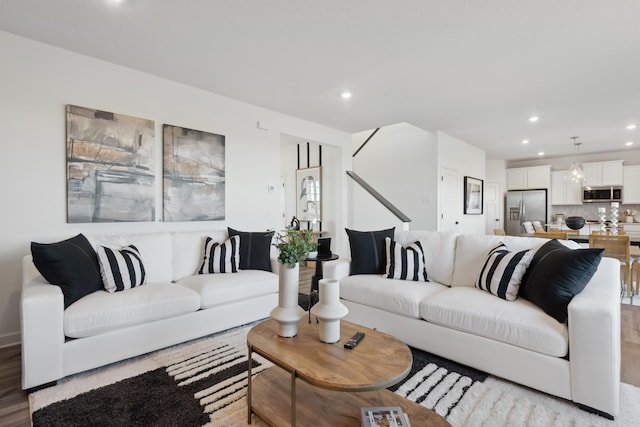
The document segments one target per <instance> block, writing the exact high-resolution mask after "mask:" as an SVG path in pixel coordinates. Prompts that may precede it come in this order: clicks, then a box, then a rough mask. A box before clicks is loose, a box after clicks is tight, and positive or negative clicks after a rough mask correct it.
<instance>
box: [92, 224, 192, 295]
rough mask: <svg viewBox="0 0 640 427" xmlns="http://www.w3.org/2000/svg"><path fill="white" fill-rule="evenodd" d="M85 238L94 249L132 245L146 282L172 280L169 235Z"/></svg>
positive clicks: (151, 234)
mask: <svg viewBox="0 0 640 427" xmlns="http://www.w3.org/2000/svg"><path fill="white" fill-rule="evenodd" d="M87 238H88V239H89V241H90V242H91V244H92V245H93V246H94V248H96V249H97V247H98V245H102V246H109V247H123V246H127V245H134V246H135V247H136V248H138V251H139V252H140V255H142V259H143V260H144V266H145V269H146V274H147V282H149V283H151V282H164V283H168V282H171V279H172V278H173V271H172V259H171V253H172V246H171V235H170V234H169V233H147V234H122V235H91V236H87ZM200 260H202V258H200ZM200 260H198V261H200Z"/></svg>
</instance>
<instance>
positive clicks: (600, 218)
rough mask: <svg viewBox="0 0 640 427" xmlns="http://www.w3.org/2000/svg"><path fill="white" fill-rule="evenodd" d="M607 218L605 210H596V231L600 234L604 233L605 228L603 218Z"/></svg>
mask: <svg viewBox="0 0 640 427" xmlns="http://www.w3.org/2000/svg"><path fill="white" fill-rule="evenodd" d="M606 216H607V212H606V209H605V208H598V225H599V227H598V231H599V232H600V233H604V232H605V231H606V228H605V217H606Z"/></svg>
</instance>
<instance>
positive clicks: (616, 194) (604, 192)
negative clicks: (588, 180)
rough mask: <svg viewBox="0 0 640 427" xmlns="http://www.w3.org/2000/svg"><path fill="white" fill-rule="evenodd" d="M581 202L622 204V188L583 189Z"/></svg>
mask: <svg viewBox="0 0 640 427" xmlns="http://www.w3.org/2000/svg"><path fill="white" fill-rule="evenodd" d="M582 201H583V202H587V203H589V202H622V187H617V186H609V187H584V188H583V189H582Z"/></svg>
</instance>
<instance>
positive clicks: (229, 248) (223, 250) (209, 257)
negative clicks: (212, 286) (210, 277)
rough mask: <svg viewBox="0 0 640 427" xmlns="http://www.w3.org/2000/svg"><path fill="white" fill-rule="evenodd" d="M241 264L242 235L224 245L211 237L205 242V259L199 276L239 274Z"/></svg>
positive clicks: (226, 241) (225, 242)
mask: <svg viewBox="0 0 640 427" xmlns="http://www.w3.org/2000/svg"><path fill="white" fill-rule="evenodd" d="M239 264H240V235H235V236H231V237H229V239H227V240H225V241H224V242H223V243H219V242H214V241H213V239H212V238H211V237H208V236H207V237H206V238H205V240H204V259H203V260H202V265H201V266H200V269H199V270H198V274H211V273H237V272H238V266H239Z"/></svg>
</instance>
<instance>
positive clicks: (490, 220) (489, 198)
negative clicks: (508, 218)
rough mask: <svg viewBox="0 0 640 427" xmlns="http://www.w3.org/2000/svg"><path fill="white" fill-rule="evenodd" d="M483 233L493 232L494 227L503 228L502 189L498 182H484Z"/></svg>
mask: <svg viewBox="0 0 640 427" xmlns="http://www.w3.org/2000/svg"><path fill="white" fill-rule="evenodd" d="M484 212H485V216H484V218H485V221H486V224H485V233H486V234H493V230H494V229H495V228H504V225H503V223H502V191H501V189H500V183H499V182H492V181H487V182H486V183H485V184H484Z"/></svg>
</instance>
